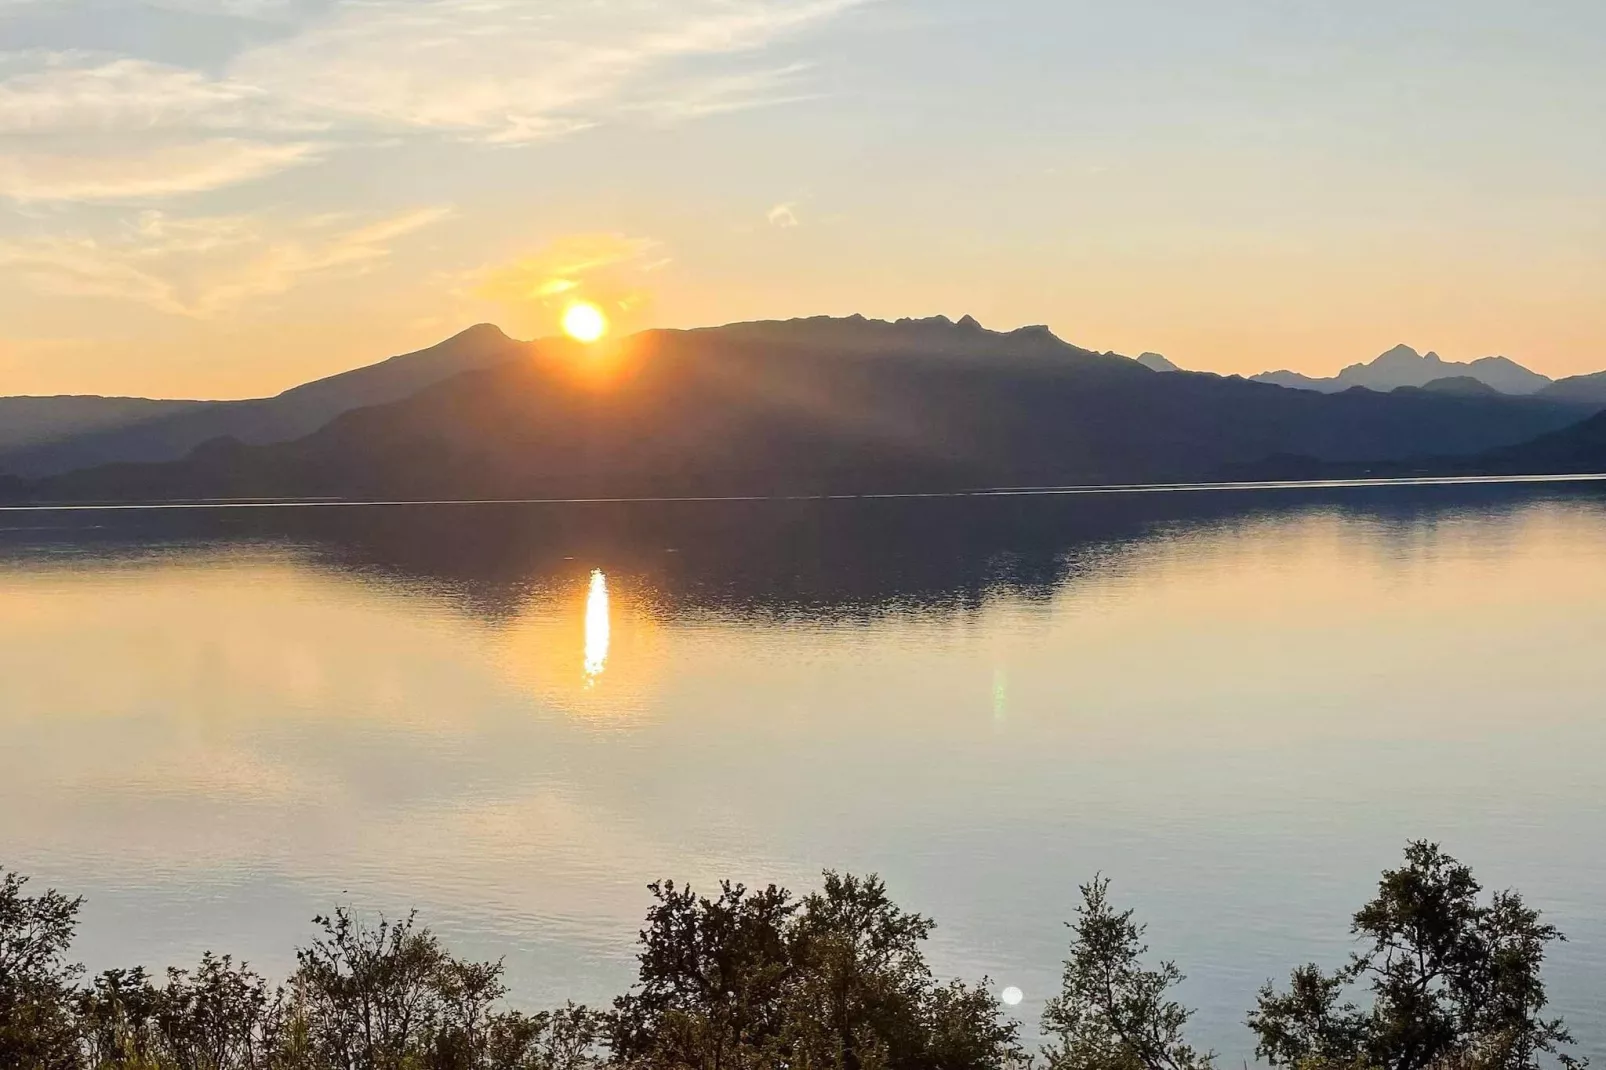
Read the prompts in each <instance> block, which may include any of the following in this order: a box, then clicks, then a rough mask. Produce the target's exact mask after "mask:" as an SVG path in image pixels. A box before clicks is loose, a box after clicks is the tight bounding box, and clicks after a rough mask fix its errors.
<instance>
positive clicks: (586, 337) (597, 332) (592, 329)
mask: <svg viewBox="0 0 1606 1070" xmlns="http://www.w3.org/2000/svg"><path fill="white" fill-rule="evenodd" d="M563 333H564V334H566V335H568V336H569V337H570V338H573V339H574V340H575V341H577V342H595V341H596V340H597V339H599V338H601V337H602V336H603V335H605V334H607V333H608V317H607V316H604V315H603V314H602V309H600V308H598V307H597V306H596V305H593V304H591V303H590V302H589V301H576V302H575V303H574V304H572V305H570V306H569V307H568V308H566V309H564V310H563Z"/></svg>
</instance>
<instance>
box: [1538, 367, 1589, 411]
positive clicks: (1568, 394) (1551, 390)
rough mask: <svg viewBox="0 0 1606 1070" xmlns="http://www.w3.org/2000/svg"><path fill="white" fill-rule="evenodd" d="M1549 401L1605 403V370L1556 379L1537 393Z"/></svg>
mask: <svg viewBox="0 0 1606 1070" xmlns="http://www.w3.org/2000/svg"><path fill="white" fill-rule="evenodd" d="M1537 396H1539V397H1542V398H1546V399H1548V400H1551V401H1574V402H1583V403H1587V404H1593V405H1606V372H1596V373H1594V374H1593V375H1574V376H1570V377H1568V378H1566V379H1557V380H1556V381H1555V382H1553V383H1551V384H1550V385H1549V386H1547V387H1545V388H1544V389H1543V390H1541V391H1539V394H1538V395H1537Z"/></svg>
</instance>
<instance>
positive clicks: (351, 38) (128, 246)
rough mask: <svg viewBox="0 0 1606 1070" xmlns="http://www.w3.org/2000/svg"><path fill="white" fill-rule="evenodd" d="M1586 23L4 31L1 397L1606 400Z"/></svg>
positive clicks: (189, 11)
mask: <svg viewBox="0 0 1606 1070" xmlns="http://www.w3.org/2000/svg"><path fill="white" fill-rule="evenodd" d="M1603 54H1606V4H1601V3H1600V2H1599V0H1525V2H1518V0H1343V2H1339V0H1330V2H1322V0H1211V2H1209V3H1204V2H1201V0H1125V2H1123V3H1120V4H1110V3H1107V2H1099V3H1093V2H1090V0H985V2H983V0H147V2H136V0H0V394H55V393H103V394H134V395H143V396H167V397H205V398H232V397H249V396H259V395H264V394H271V393H275V392H277V391H279V390H282V389H285V388H287V387H289V386H292V385H294V384H296V383H299V382H302V381H305V380H308V379H311V378H315V377H318V376H321V375H327V374H331V373H334V372H337V371H341V370H344V369H346V368H350V367H354V366H357V365H360V364H366V363H371V362H373V361H375V360H378V359H382V358H383V357H385V356H388V355H391V354H394V353H399V352H405V351H409V350H414V349H419V348H422V347H424V346H427V345H429V344H432V343H433V342H436V341H439V340H440V339H442V338H445V337H447V336H448V335H451V334H453V333H455V332H456V331H458V330H460V329H462V328H464V327H466V326H468V325H470V324H473V323H477V322H482V321H490V322H494V323H497V324H499V325H501V326H502V327H503V328H504V329H505V330H507V331H508V332H509V333H510V334H513V335H515V336H518V337H535V336H540V335H544V334H548V333H551V332H552V331H554V330H555V329H556V326H557V324H558V321H559V318H560V317H561V315H562V312H563V310H564V308H565V307H566V306H567V305H568V304H569V303H570V302H572V301H574V300H577V299H580V300H587V301H593V302H596V303H597V304H598V305H600V306H602V307H603V308H604V309H605V310H606V311H607V312H608V314H609V316H610V317H611V319H612V320H613V321H614V326H615V329H616V330H634V329H640V328H646V327H691V326H703V325H709V324H716V323H723V322H729V321H733V320H742V319H756V318H778V317H790V316H802V315H817V314H834V315H846V314H850V313H854V312H860V313H864V314H865V315H870V316H879V317H887V318H894V317H899V316H924V315H932V314H936V313H944V314H947V315H950V316H954V317H956V318H957V317H958V316H960V315H963V314H967V313H968V314H972V315H975V316H976V317H977V318H978V319H980V320H981V321H982V322H983V323H984V324H986V325H988V326H991V327H996V328H1000V329H1003V328H1013V327H1017V326H1022V325H1026V324H1036V323H1046V324H1048V325H1049V326H1050V327H1051V328H1053V329H1054V331H1055V332H1056V333H1057V334H1059V335H1060V336H1061V337H1063V338H1065V339H1066V340H1068V341H1071V342H1074V343H1075V344H1077V345H1081V346H1085V347H1088V348H1093V349H1099V350H1115V351H1117V352H1123V353H1128V354H1137V353H1141V352H1144V351H1158V352H1161V353H1164V354H1166V355H1167V356H1169V357H1170V358H1171V359H1173V360H1174V361H1176V362H1177V363H1179V364H1181V365H1182V366H1184V367H1189V368H1202V369H1209V370H1214V371H1220V372H1225V373H1242V374H1253V373H1255V372H1259V371H1263V370H1266V369H1270V368H1292V369H1295V370H1298V371H1303V372H1306V373H1308V374H1318V375H1330V374H1333V373H1334V372H1336V371H1337V370H1338V369H1339V368H1341V367H1343V366H1344V365H1347V364H1350V363H1354V362H1356V361H1360V360H1367V359H1370V358H1371V357H1373V356H1375V355H1377V354H1378V353H1381V352H1382V351H1384V350H1385V349H1388V348H1390V347H1391V346H1393V345H1395V344H1396V343H1401V342H1404V343H1407V344H1410V345H1413V346H1415V347H1416V348H1418V349H1420V350H1424V351H1426V350H1428V349H1433V350H1436V351H1438V352H1439V353H1440V354H1441V355H1443V356H1444V357H1445V358H1446V359H1453V360H1470V359H1473V358H1476V357H1480V356H1486V355H1491V354H1501V355H1506V356H1509V357H1511V358H1513V359H1515V360H1519V361H1521V362H1523V363H1525V364H1527V365H1528V366H1530V367H1532V368H1534V369H1535V370H1538V371H1542V372H1545V373H1547V374H1550V375H1554V376H1562V375H1569V374H1577V373H1582V372H1592V371H1597V370H1601V369H1603V368H1606V299H1603V295H1606V128H1603V126H1602V122H1601V117H1602V116H1603V115H1606V64H1602V63H1601V62H1600V57H1601V55H1603Z"/></svg>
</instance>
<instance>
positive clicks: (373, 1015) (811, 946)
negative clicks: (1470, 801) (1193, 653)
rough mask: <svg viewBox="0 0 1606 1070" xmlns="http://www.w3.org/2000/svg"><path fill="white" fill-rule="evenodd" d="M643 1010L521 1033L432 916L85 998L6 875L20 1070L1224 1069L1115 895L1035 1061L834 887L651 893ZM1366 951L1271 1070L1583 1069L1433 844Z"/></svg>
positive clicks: (570, 1016)
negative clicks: (285, 974) (280, 968)
mask: <svg viewBox="0 0 1606 1070" xmlns="http://www.w3.org/2000/svg"><path fill="white" fill-rule="evenodd" d="M652 892H653V896H654V904H653V906H652V908H651V910H650V911H649V912H648V914H647V919H646V924H645V926H644V928H643V929H642V931H641V941H640V972H639V976H638V979H637V982H636V984H635V986H634V987H633V988H632V989H631V990H630V991H629V992H628V993H626V994H625V995H622V996H620V997H618V998H617V999H615V1000H614V1001H613V1006H612V1007H611V1008H609V1009H607V1010H592V1009H588V1008H585V1007H580V1006H576V1005H573V1004H570V1005H568V1006H565V1007H563V1008H562V1009H559V1010H555V1011H550V1012H541V1013H535V1014H527V1013H523V1012H519V1011H515V1010H510V1009H508V1008H507V1007H506V1006H505V1005H504V1003H503V999H504V997H505V996H506V994H507V993H506V989H505V987H504V986H503V984H502V967H501V964H500V963H496V962H467V961H463V960H461V959H458V958H455V957H454V956H452V955H451V954H450V953H449V952H448V951H447V950H446V949H445V948H443V947H442V946H441V945H440V942H439V941H438V940H437V939H436V938H435V937H434V936H433V935H432V934H431V933H430V932H429V930H427V929H424V928H420V927H418V926H417V925H415V924H414V922H413V920H412V919H411V918H408V919H406V920H404V921H401V922H391V921H383V920H382V921H380V922H379V923H378V924H377V925H368V924H364V923H363V922H360V921H359V920H357V919H355V918H353V917H352V916H351V915H350V914H349V913H347V912H346V911H343V910H342V911H336V913H335V914H334V915H333V916H332V917H326V918H318V919H315V921H316V924H317V925H318V927H319V935H318V936H317V937H316V938H315V939H314V940H313V941H312V943H310V944H309V945H307V946H306V947H304V948H302V949H300V950H299V951H298V952H297V961H298V967H297V969H296V971H295V973H294V974H293V975H292V976H291V977H290V978H289V980H288V981H287V982H286V983H284V984H283V985H281V986H277V987H272V986H270V985H269V984H268V982H267V981H266V980H264V979H263V978H262V977H260V976H258V975H257V974H256V973H254V972H253V971H252V970H250V969H249V968H248V967H247V966H246V965H245V964H244V963H236V962H235V961H234V960H232V959H231V958H229V957H228V956H223V957H217V956H214V955H211V954H208V955H206V956H204V957H203V958H202V960H201V962H200V964H199V965H198V966H196V967H195V968H193V969H190V970H177V969H170V970H168V971H167V972H166V974H165V976H163V977H160V978H157V977H153V976H151V975H149V974H148V973H146V972H145V971H144V970H142V969H138V968H135V969H129V970H108V971H106V972H105V973H102V974H100V975H99V976H97V977H94V978H89V979H86V978H85V977H84V976H83V971H82V970H81V968H80V967H78V966H75V965H73V964H72V963H71V961H70V959H69V948H70V945H71V942H72V938H73V934H74V930H75V928H76V922H77V915H78V911H79V908H80V906H81V901H80V900H78V899H72V898H69V897H67V896H65V895H62V894H60V893H58V892H56V891H44V892H41V893H37V894H34V893H32V892H31V891H30V889H29V888H28V886H27V882H26V880H25V879H24V878H22V877H20V876H18V875H16V874H12V873H5V872H0V1067H4V1068H6V1070H12V1068H17V1070H90V1068H93V1070H113V1068H115V1070H581V1068H589V1067H620V1068H641V1070H659V1068H662V1070H669V1068H697V1070H827V1068H829V1070H971V1068H975V1070H990V1068H1003V1067H1024V1066H1027V1065H1030V1064H1032V1063H1034V1062H1035V1063H1037V1064H1039V1065H1042V1066H1045V1067H1048V1068H1049V1070H1202V1068H1206V1067H1210V1066H1212V1065H1213V1062H1214V1057H1213V1056H1212V1055H1211V1054H1209V1053H1207V1052H1201V1051H1198V1050H1196V1049H1195V1048H1194V1047H1192V1046H1191V1045H1190V1044H1189V1043H1188V1041H1187V1039H1186V1036H1185V1033H1186V1028H1187V1024H1188V1019H1189V1016H1190V1012H1189V1011H1188V1010H1187V1009H1186V1008H1185V1007H1183V1006H1182V1005H1181V1004H1180V1003H1178V1002H1176V1001H1175V999H1173V998H1172V994H1171V993H1172V990H1173V988H1174V986H1175V985H1176V984H1177V982H1178V981H1180V980H1181V979H1182V975H1181V974H1180V973H1179V971H1178V969H1177V967H1176V966H1175V965H1173V964H1172V963H1170V962H1161V963H1159V964H1158V965H1155V966H1149V965H1146V963H1145V959H1146V957H1147V954H1148V948H1147V947H1146V946H1145V945H1144V943H1143V927H1142V926H1141V925H1139V924H1137V923H1136V922H1135V921H1134V920H1133V917H1132V912H1131V911H1121V910H1118V909H1117V908H1116V907H1115V906H1114V905H1113V904H1112V902H1111V900H1110V896H1109V882H1108V881H1107V880H1104V879H1102V878H1100V879H1095V880H1094V881H1093V882H1092V883H1091V884H1088V885H1085V886H1083V887H1082V889H1081V900H1082V901H1081V905H1080V906H1079V907H1077V908H1076V911H1075V915H1074V917H1073V919H1072V920H1071V921H1070V923H1069V927H1070V935H1071V939H1070V953H1069V957H1068V959H1067V961H1066V963H1065V974H1064V984H1063V988H1062V990H1061V992H1060V993H1059V995H1057V996H1056V997H1055V998H1053V999H1052V1000H1050V1001H1049V1003H1048V1006H1047V1008H1046V1009H1045V1011H1044V1014H1043V1019H1042V1033H1043V1035H1044V1036H1045V1037H1046V1038H1047V1041H1046V1043H1045V1045H1044V1047H1043V1048H1042V1050H1041V1051H1040V1052H1039V1053H1037V1054H1036V1055H1035V1056H1032V1055H1028V1053H1027V1052H1026V1050H1025V1047H1024V1045H1023V1044H1022V1042H1021V1040H1020V1037H1019V1036H1018V1033H1017V1026H1016V1024H1015V1023H1014V1022H1013V1021H1011V1020H1010V1019H1008V1018H1007V1017H1006V1016H1005V1014H1004V1011H1003V1008H1002V1007H1001V1006H1000V1005H999V1004H998V1002H997V1001H996V1000H995V998H994V997H993V995H992V994H991V992H990V990H989V986H988V983H987V981H986V980H985V979H983V980H982V981H981V982H980V983H978V984H974V985H971V984H964V983H961V982H942V981H939V980H938V979H937V978H935V977H934V976H933V974H932V972H931V970H930V968H929V967H928V966H927V964H926V961H925V959H924V957H923V956H922V953H921V947H922V944H923V943H924V941H925V940H926V938H927V936H928V935H929V934H930V933H931V930H932V922H930V921H929V920H927V919H926V918H923V917H921V916H919V915H916V914H909V913H906V912H905V911H903V910H901V909H900V908H899V907H898V906H897V905H895V904H894V903H893V902H892V901H891V900H890V899H889V898H888V897H887V893H886V889H885V887H884V886H883V885H882V883H881V882H880V881H879V880H877V879H875V878H874V877H871V878H865V879H860V878H856V877H851V876H841V875H838V874H835V873H827V874H826V875H825V879H824V884H823V887H822V888H821V889H820V890H819V891H817V892H814V893H812V894H810V895H808V896H805V897H802V898H798V897H795V896H793V895H792V894H791V893H789V892H787V891H785V890H783V889H779V888H776V887H774V886H773V885H772V886H770V887H767V888H764V889H762V890H750V889H746V888H744V887H742V886H740V885H732V884H725V885H722V886H721V888H720V890H719V892H718V893H717V894H715V895H713V896H707V897H705V896H698V895H696V894H694V893H693V892H692V891H691V890H690V889H688V888H683V887H679V886H677V885H675V884H673V883H671V882H664V883H662V884H656V885H653V886H652ZM1353 932H1354V934H1355V937H1356V942H1357V950H1356V951H1355V953H1354V955H1353V956H1352V957H1351V959H1350V961H1349V962H1348V963H1346V964H1344V965H1342V966H1340V967H1338V968H1337V969H1335V970H1333V971H1332V972H1326V971H1324V970H1322V969H1321V968H1320V967H1317V966H1314V965H1312V966H1302V967H1300V968H1298V969H1296V970H1294V972H1293V975H1292V977H1291V979H1290V981H1289V984H1288V987H1287V988H1279V987H1277V986H1275V985H1272V984H1268V985H1267V986H1266V988H1265V989H1264V990H1263V991H1262V992H1261V994H1260V998H1259V1000H1258V1002H1257V1005H1256V1006H1255V1008H1254V1009H1253V1010H1252V1011H1250V1013H1249V1018H1248V1025H1249V1028H1250V1029H1251V1030H1253V1032H1254V1035H1255V1037H1256V1038H1257V1048H1256V1050H1257V1053H1258V1054H1259V1055H1260V1057H1261V1058H1263V1059H1264V1060H1266V1061H1267V1062H1269V1063H1271V1064H1272V1065H1274V1066H1279V1067H1292V1068H1295V1070H1519V1068H1526V1067H1536V1066H1540V1065H1547V1064H1546V1063H1545V1062H1543V1061H1542V1060H1546V1059H1549V1061H1550V1064H1552V1065H1553V1064H1557V1063H1559V1064H1563V1065H1567V1066H1578V1065H1582V1064H1581V1063H1580V1062H1578V1061H1575V1060H1574V1059H1573V1058H1571V1057H1570V1056H1569V1055H1567V1054H1566V1053H1565V1051H1563V1050H1562V1049H1564V1048H1565V1047H1566V1046H1567V1045H1568V1044H1569V1043H1570V1038H1569V1037H1568V1036H1567V1033H1566V1030H1565V1029H1564V1028H1563V1026H1562V1024H1561V1022H1560V1021H1559V1020H1554V1019H1548V1018H1545V1017H1544V1016H1543V1010H1544V1007H1545V1004H1546V999H1545V989H1544V984H1543V982H1542V980H1541V977H1540V967H1541V965H1542V962H1543V959H1544V955H1545V951H1546V949H1547V947H1548V946H1549V945H1550V944H1551V943H1552V942H1553V941H1556V940H1560V939H1562V937H1561V934H1560V933H1559V932H1557V931H1556V929H1555V928H1553V927H1552V926H1549V925H1547V924H1544V923H1543V922H1542V921H1541V920H1540V917H1539V914H1538V912H1537V911H1535V910H1533V909H1531V908H1529V907H1527V906H1525V905H1524V903H1523V901H1522V899H1521V897H1520V896H1519V895H1518V894H1517V893H1515V892H1501V893H1497V894H1495V895H1494V896H1492V897H1491V898H1489V899H1488V900H1487V901H1486V900H1485V899H1484V897H1483V895H1482V890H1481V888H1480V887H1479V885H1478V884H1477V882H1476V881H1474V880H1473V878H1472V874H1471V872H1470V871H1469V870H1468V869H1467V868H1466V867H1465V866H1462V865H1461V864H1459V863H1457V862H1456V861H1455V860H1454V859H1452V858H1450V857H1448V856H1447V855H1445V854H1444V853H1442V852H1441V851H1440V850H1439V849H1438V847H1436V846H1434V845H1432V844H1427V843H1415V844H1412V845H1410V846H1409V847H1408V848H1407V850H1406V857H1405V862H1404V865H1402V866H1401V867H1400V868H1399V869H1395V870H1390V871H1387V872H1385V873H1384V874H1383V877H1382V880H1381V882H1380V883H1379V886H1378V893H1377V896H1376V898H1374V899H1373V900H1372V901H1371V902H1369V903H1367V904H1366V905H1365V906H1364V907H1362V908H1361V910H1360V911H1359V912H1358V913H1356V915H1355V917H1354V920H1353Z"/></svg>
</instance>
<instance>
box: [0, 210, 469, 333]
mask: <svg viewBox="0 0 1606 1070" xmlns="http://www.w3.org/2000/svg"><path fill="white" fill-rule="evenodd" d="M450 214H451V209H449V208H444V207H432V208H421V209H416V210H413V211H409V212H405V213H402V214H399V215H395V216H390V217H387V218H383V219H377V220H370V221H368V222H365V223H360V224H355V225H354V221H352V220H349V219H346V220H342V219H328V218H325V219H319V220H311V221H303V222H300V223H297V224H291V225H289V226H271V225H270V224H269V223H268V222H267V221H265V220H262V219H258V218H254V217H251V216H224V217H204V218H191V219H185V218H176V217H173V216H169V215H166V214H164V213H161V212H147V213H145V214H144V215H142V216H140V217H139V219H138V220H136V221H135V222H133V223H132V224H130V225H129V226H127V227H126V228H125V229H124V230H123V231H122V232H121V233H119V234H118V235H117V236H116V237H114V238H112V239H110V240H98V239H94V238H88V237H70V236H51V237H41V238H35V239H32V240H26V241H11V242H0V267H4V268H5V269H6V271H7V273H8V275H9V276H10V277H12V278H14V279H17V280H19V281H21V282H23V283H25V284H27V285H30V286H32V287H33V288H35V289H37V290H40V291H43V292H46V293H51V294H62V295H68V296H75V297H100V298H111V299H115V300H122V301H131V302H136V303H139V304H143V305H147V306H149V307H151V308H154V309H156V310H158V311H160V312H165V313H169V314H171V315H177V316H188V317H196V318H203V319H204V318H208V317H211V316H216V315H220V314H223V313H226V312H230V311H232V310H234V309H236V308H238V307H240V306H242V305H244V304H245V303H246V302H248V301H251V300H254V299H257V298H261V297H264V296H271V295H274V294H281V293H285V292H286V291H288V290H290V289H292V288H293V287H295V286H296V285H297V284H298V283H300V282H302V281H304V280H306V279H308V278H310V277H314V276H325V275H328V274H332V273H333V274H338V273H352V272H361V271H364V270H367V269H368V268H370V267H372V266H373V265H374V264H375V263H377V262H378V261H381V260H384V259H385V258H386V257H388V256H389V255H390V251H391V243H393V242H394V241H396V240H398V239H400V238H402V237H404V236H406V235H408V234H411V233H412V232H414V231H417V230H419V229H421V228H423V227H426V226H429V225H430V224H432V223H436V222H439V221H440V220H442V219H445V218H446V217H447V216H449V215H450Z"/></svg>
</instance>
